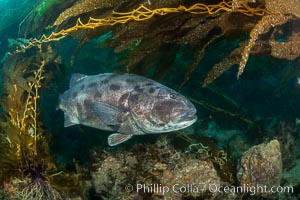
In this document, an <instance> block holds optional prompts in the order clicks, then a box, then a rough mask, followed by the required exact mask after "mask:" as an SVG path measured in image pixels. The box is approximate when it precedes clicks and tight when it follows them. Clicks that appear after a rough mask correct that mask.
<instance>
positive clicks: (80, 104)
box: [59, 73, 197, 146]
mask: <svg viewBox="0 0 300 200" xmlns="http://www.w3.org/2000/svg"><path fill="white" fill-rule="evenodd" d="M59 108H60V109H61V110H63V111H64V116H65V122H64V126H65V127H68V126H72V125H74V124H83V125H86V126H89V127H93V128H97V129H101V130H109V131H113V132H115V133H114V134H111V135H110V136H109V137H108V144H109V145H110V146H114V145H117V144H120V143H122V142H124V141H126V140H128V139H130V138H131V137H132V136H133V135H146V134H154V133H164V132H170V131H175V130H179V129H183V128H186V127H188V126H190V125H192V124H193V123H195V122H196V120H197V116H196V108H195V106H194V105H193V104H192V103H191V102H190V101H189V100H188V99H187V98H185V97H184V96H182V95H180V94H178V93H177V92H175V91H174V90H172V89H170V88H168V87H166V86H164V85H162V84H160V83H158V82H155V81H153V80H150V79H148V78H145V77H142V76H137V75H132V74H112V73H106V74H98V75H93V76H87V75H82V74H73V75H72V77H71V81H70V89H69V90H67V91H65V92H64V93H63V94H62V95H61V96H60V103H59Z"/></svg>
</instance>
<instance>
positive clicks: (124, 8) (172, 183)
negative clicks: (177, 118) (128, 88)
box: [0, 0, 300, 199]
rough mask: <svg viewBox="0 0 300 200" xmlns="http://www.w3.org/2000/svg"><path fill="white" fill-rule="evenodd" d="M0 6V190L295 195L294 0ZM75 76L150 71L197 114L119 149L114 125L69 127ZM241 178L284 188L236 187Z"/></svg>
mask: <svg viewBox="0 0 300 200" xmlns="http://www.w3.org/2000/svg"><path fill="white" fill-rule="evenodd" d="M0 8H1V9H0V14H1V15H0V18H1V20H0V33H1V37H0V46H1V49H0V55H1V57H2V58H1V74H2V76H1V123H0V125H1V126H0V130H1V132H0V152H1V154H0V183H1V189H0V199H1V198H2V199H225V198H227V199H261V198H264V199H274V198H275V199H279V198H280V199H287V198H291V199H292V198H294V199H296V198H297V195H298V193H299V191H300V189H299V188H300V180H299V177H300V176H299V173H300V162H299V149H300V148H299V126H300V122H299V118H300V104H299V102H300V96H299V94H300V68H299V64H300V62H299V59H300V58H299V55H300V20H299V17H300V2H299V0H232V1H227V0H213V1H211V0H210V1H208V0H201V1H200V0H198V1H187V0H180V1H179V0H168V1H153V0H145V1H134V2H133V1H129V0H122V1H120V0H101V1H100V0H99V1H97V0H80V1H75V0H70V1H61V0H40V1H30V0H26V1H21V0H16V1H9V0H2V1H0ZM72 73H81V74H85V75H96V74H102V73H116V74H124V73H130V74H138V75H140V76H144V77H148V78H150V79H153V80H155V81H157V82H159V83H161V84H163V85H165V86H167V87H169V88H172V89H173V90H175V91H177V92H180V93H181V94H182V95H183V96H185V97H186V98H188V99H189V101H191V102H192V103H193V104H194V105H195V106H196V109H197V117H198V120H197V122H196V123H195V124H194V125H193V126H191V127H189V128H187V129H184V130H180V131H175V132H173V134H164V135H163V136H162V137H159V136H156V135H154V136H148V135H147V136H140V137H135V138H133V139H132V140H130V141H128V142H127V143H124V144H122V145H119V146H117V147H113V148H111V147H109V146H108V145H107V140H106V138H107V136H108V135H109V134H110V133H109V132H105V131H102V130H97V129H93V128H89V127H85V126H78V125H77V126H73V127H69V128H64V116H63V113H62V112H61V111H59V110H57V108H58V103H59V94H62V93H64V92H65V91H66V90H68V87H69V80H70V79H71V74H72ZM237 79H238V80H237ZM83 91H84V90H83ZM140 184H141V186H147V187H143V188H140V189H138V188H139V186H140ZM245 185H246V186H249V187H250V186H251V187H252V186H253V187H254V186H266V188H270V187H272V186H274V187H276V188H278V187H279V186H280V187H281V189H282V190H281V191H285V192H276V193H272V192H270V191H259V192H255V193H253V191H249V190H247V191H245V190H243V191H240V192H235V191H234V190H233V189H234V188H236V187H238V186H245ZM131 186H132V188H131ZM210 186H215V187H219V188H224V187H225V186H228V187H229V188H231V190H230V192H229V193H226V192H225V193H220V192H218V191H216V190H214V191H213V190H210V189H212V188H210ZM179 187H182V188H183V189H182V190H179V189H180V188H179ZM162 188H165V189H167V188H168V189H169V191H168V192H165V190H164V191H163V190H159V189H162ZM291 188H292V189H293V192H290V191H289V192H288V191H287V189H291ZM172 189H173V190H172ZM184 189H186V190H184ZM129 190H130V191H129Z"/></svg>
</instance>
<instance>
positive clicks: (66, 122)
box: [64, 114, 76, 127]
mask: <svg viewBox="0 0 300 200" xmlns="http://www.w3.org/2000/svg"><path fill="white" fill-rule="evenodd" d="M75 124H76V123H73V122H72V121H71V119H70V117H69V116H68V115H66V114H64V127H69V126H73V125H75Z"/></svg>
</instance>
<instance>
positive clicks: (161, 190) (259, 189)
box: [125, 183, 294, 195]
mask: <svg viewBox="0 0 300 200" xmlns="http://www.w3.org/2000/svg"><path fill="white" fill-rule="evenodd" d="M125 190H126V191H127V192H129V193H130V192H137V193H138V192H143V193H158V194H161V195H166V194H168V193H182V194H183V193H203V192H207V191H209V192H211V193H228V194H229V193H248V194H250V195H255V194H260V193H269V194H274V193H293V192H294V188H293V187H292V186H266V185H257V186H250V185H242V186H222V185H218V184H207V183H203V184H201V183H200V184H186V185H180V184H174V185H172V186H170V185H168V186H167V185H162V184H136V185H131V184H128V185H127V186H126V187H125Z"/></svg>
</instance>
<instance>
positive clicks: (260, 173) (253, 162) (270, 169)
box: [237, 140, 282, 195]
mask: <svg viewBox="0 0 300 200" xmlns="http://www.w3.org/2000/svg"><path fill="white" fill-rule="evenodd" d="M281 177H282V158H281V151H280V144H279V142H278V140H272V141H270V142H269V143H266V144H260V145H256V146H253V147H251V148H250V149H249V150H247V151H246V152H245V153H244V154H243V156H242V159H241V164H240V167H239V169H238V174H237V178H238V180H239V182H240V184H241V185H242V186H243V185H245V186H247V187H258V186H261V187H265V186H266V187H267V189H269V188H271V187H273V186H279V184H280V180H281ZM261 195H267V194H263V193H261Z"/></svg>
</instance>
